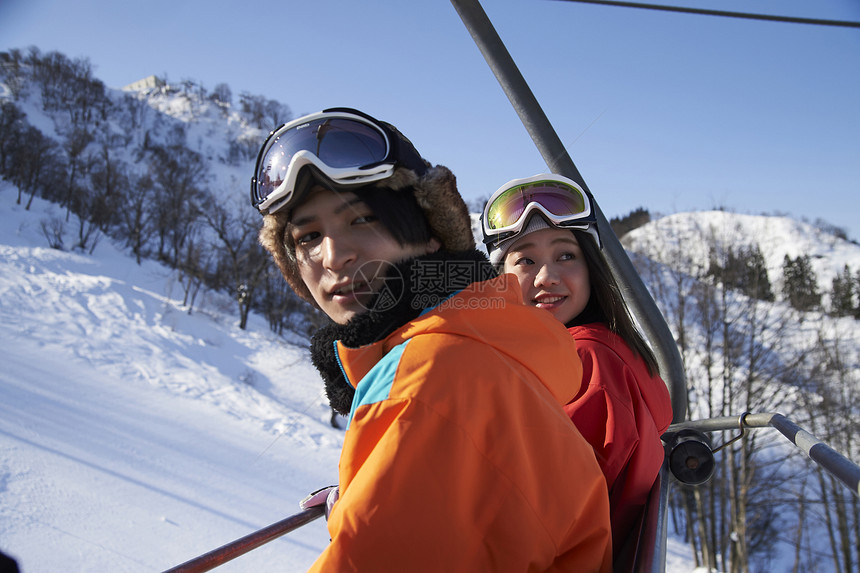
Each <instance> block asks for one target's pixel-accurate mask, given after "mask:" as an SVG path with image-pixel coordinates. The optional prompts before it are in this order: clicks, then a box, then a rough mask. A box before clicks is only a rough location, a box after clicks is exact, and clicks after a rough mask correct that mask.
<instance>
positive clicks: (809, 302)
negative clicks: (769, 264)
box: [782, 255, 821, 311]
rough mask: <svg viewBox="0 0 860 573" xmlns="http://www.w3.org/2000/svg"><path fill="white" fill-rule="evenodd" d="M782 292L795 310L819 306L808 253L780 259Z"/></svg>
mask: <svg viewBox="0 0 860 573" xmlns="http://www.w3.org/2000/svg"><path fill="white" fill-rule="evenodd" d="M782 276H783V283H782V293H783V295H785V298H786V300H788V302H789V304H790V305H791V306H792V307H794V308H796V309H797V310H802V311H807V310H814V309H816V308H819V307H820V306H821V293H819V292H818V280H817V278H816V276H815V271H813V270H812V264H811V263H810V261H809V255H802V256H799V257H797V258H794V259H792V258H791V257H789V256H788V255H785V258H784V259H783V261H782Z"/></svg>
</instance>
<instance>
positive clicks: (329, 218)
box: [288, 186, 438, 324]
mask: <svg viewBox="0 0 860 573" xmlns="http://www.w3.org/2000/svg"><path fill="white" fill-rule="evenodd" d="M290 223H291V224H290V226H289V231H288V232H289V234H290V237H291V238H292V240H293V243H294V244H295V246H296V260H297V262H298V267H299V274H300V276H301V278H302V280H303V281H304V283H305V285H307V287H308V290H309V291H310V293H311V296H312V297H313V299H314V300H315V301H316V303H317V305H319V307H320V308H321V309H322V311H323V312H325V313H326V314H327V315H328V316H329V317H330V318H331V319H332V320H334V321H335V322H337V323H339V324H345V323H346V322H348V321H349V320H350V319H352V318H353V317H354V316H356V315H357V314H360V313H362V312H365V311H366V310H367V308H368V304H369V303H370V300H371V299H372V298H373V296H374V293H376V292H377V291H378V290H379V289H380V288H381V287H382V284H383V282H384V281H383V278H382V276H373V273H367V272H366V271H367V269H368V268H379V267H380V265H379V264H378V263H377V264H371V265H368V266H365V267H364V269H363V271H364V272H357V271H358V270H359V269H360V268H362V265H365V264H367V263H374V262H375V261H381V262H384V263H389V264H393V263H398V262H400V261H403V260H405V259H408V258H412V257H414V256H417V255H422V254H426V253H429V252H432V251H434V250H436V249H437V248H438V242H437V241H436V240H435V239H431V240H430V241H429V242H428V243H427V244H426V245H401V244H399V243H398V242H397V241H396V240H395V239H394V237H392V236H391V234H390V233H389V232H388V229H386V228H385V226H383V225H382V223H381V222H379V220H378V219H377V218H376V216H375V215H374V214H373V212H372V211H371V210H370V207H368V206H367V205H366V204H365V203H364V202H363V201H361V200H360V199H359V198H358V196H357V195H355V194H354V193H351V192H340V193H336V192H334V191H331V190H329V189H326V188H324V187H321V186H316V187H314V188H313V189H312V190H311V194H310V195H309V196H308V198H307V199H306V200H305V202H304V203H302V204H301V205H299V206H298V207H296V208H295V209H294V210H293V213H292V217H291V221H290ZM382 266H383V267H384V266H387V265H382Z"/></svg>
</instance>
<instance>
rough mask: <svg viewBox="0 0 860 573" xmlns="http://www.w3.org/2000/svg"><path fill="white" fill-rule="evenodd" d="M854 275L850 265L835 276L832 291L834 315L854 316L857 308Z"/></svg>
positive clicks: (831, 307) (831, 301)
mask: <svg viewBox="0 0 860 573" xmlns="http://www.w3.org/2000/svg"><path fill="white" fill-rule="evenodd" d="M854 290H855V285H854V277H853V276H852V275H851V269H850V268H849V267H848V265H845V268H844V269H843V270H842V273H841V274H838V275H836V276H835V277H833V288H832V290H831V291H830V314H832V315H833V316H852V315H853V314H854V312H855V310H856V308H857V307H856V305H855V304H854Z"/></svg>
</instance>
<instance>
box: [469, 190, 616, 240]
mask: <svg viewBox="0 0 860 573" xmlns="http://www.w3.org/2000/svg"><path fill="white" fill-rule="evenodd" d="M534 211H539V212H540V213H541V214H542V215H543V216H544V218H545V219H546V220H547V221H548V222H549V223H551V224H553V225H554V226H556V227H558V228H561V229H572V230H573V229H576V230H581V231H587V232H588V233H589V234H591V236H592V237H594V240H595V241H596V242H597V245H598V246H600V235H599V234H598V232H597V218H596V215H595V213H594V211H593V208H592V202H591V197H590V196H589V195H588V193H587V192H585V191H583V190H582V189H581V188H580V187H579V185H577V184H576V183H574V182H573V181H571V180H570V179H568V178H567V177H562V176H560V175H547V174H542V175H535V176H534V177H529V178H527V179H514V180H513V181H509V182H508V183H506V184H504V185H502V186H501V187H499V189H498V190H497V191H496V192H495V193H493V195H492V197H490V200H489V201H487V204H486V205H485V206H484V212H483V214H482V215H481V228H482V231H483V234H484V243H485V244H486V245H488V246H493V245H498V244H499V243H500V242H502V241H504V240H505V239H509V238H512V237H515V236H516V235H517V234H518V233H519V232H520V231H522V229H523V226H524V225H525V224H526V222H527V221H528V219H529V216H530V215H531V214H532V213H533V212H534Z"/></svg>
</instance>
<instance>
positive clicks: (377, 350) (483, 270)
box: [311, 250, 495, 415]
mask: <svg viewBox="0 0 860 573" xmlns="http://www.w3.org/2000/svg"><path fill="white" fill-rule="evenodd" d="M494 276H495V271H494V270H493V267H492V266H491V265H490V264H489V262H488V261H487V258H486V256H485V255H484V254H483V253H482V252H480V251H478V250H471V251H458V252H450V251H437V252H435V253H430V254H428V255H422V256H420V257H415V258H413V259H409V260H406V261H403V262H401V263H399V264H397V265H393V266H392V268H391V269H390V270H389V272H388V273H387V275H386V278H392V279H397V280H389V281H386V284H388V285H391V286H393V287H394V288H392V289H391V290H389V291H387V292H386V293H385V297H384V298H383V297H381V296H377V298H376V300H374V301H373V302H372V303H371V310H369V311H367V312H365V313H362V314H359V315H357V316H356V317H355V318H353V319H352V320H350V321H349V322H348V323H346V324H334V323H332V324H329V325H328V326H324V327H323V328H321V329H320V330H318V331H317V332H316V333H315V334H314V336H313V338H312V339H311V358H312V360H313V363H314V366H316V368H317V370H318V371H319V373H320V376H321V377H322V379H323V382H324V383H325V389H326V394H327V395H328V399H329V403H330V404H331V406H332V408H334V409H335V410H336V411H338V412H339V413H341V414H344V415H346V414H348V413H349V409H350V406H351V405H352V398H353V395H354V393H355V389H354V388H353V386H352V385H351V384H350V383H349V382H348V381H347V379H346V377H345V376H344V370H343V367H342V365H341V363H340V361H339V360H338V355H337V350H341V351H343V350H344V349H357V351H351V350H350V351H348V354H349V363H350V365H351V366H350V372H349V373H348V374H350V379H351V380H353V381H354V383H357V382H358V380H360V379H361V377H362V376H363V375H362V374H361V373H362V372H365V373H366V372H367V370H369V369H370V368H371V367H372V366H373V365H374V364H375V363H376V362H378V361H379V359H380V358H381V357H382V356H383V355H384V354H385V352H387V351H388V350H389V348H387V345H385V344H377V345H374V346H370V347H368V345H371V344H373V343H375V342H378V341H381V340H383V339H385V338H386V337H388V336H389V335H390V334H391V333H393V332H394V331H396V330H397V329H398V328H400V327H401V326H403V325H404V324H406V323H408V322H409V321H411V320H414V319H415V318H417V317H418V316H419V315H420V314H421V313H422V312H424V311H425V309H426V308H428V307H433V306H435V305H437V304H439V303H441V302H443V301H444V300H446V299H448V298H449V297H450V296H451V295H453V294H454V293H456V292H458V291H460V290H462V289H464V288H466V287H467V286H469V285H470V284H472V283H474V282H478V281H482V280H486V279H489V278H493V277H494ZM336 343H337V347H336V346H335V344H336ZM338 347H339V348H338ZM365 347H367V348H365ZM352 365H354V366H352Z"/></svg>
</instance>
